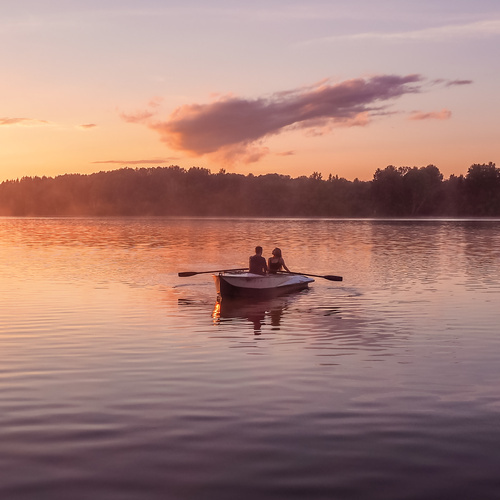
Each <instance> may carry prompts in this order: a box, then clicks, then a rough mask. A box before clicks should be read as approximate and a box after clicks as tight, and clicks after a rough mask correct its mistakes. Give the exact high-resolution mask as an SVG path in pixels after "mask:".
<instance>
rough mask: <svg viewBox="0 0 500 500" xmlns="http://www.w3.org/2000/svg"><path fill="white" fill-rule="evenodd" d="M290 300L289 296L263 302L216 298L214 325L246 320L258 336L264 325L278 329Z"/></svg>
mask: <svg viewBox="0 0 500 500" xmlns="http://www.w3.org/2000/svg"><path fill="white" fill-rule="evenodd" d="M291 300H292V298H291V296H289V295H286V296H281V297H275V298H272V299H265V300H248V299H246V300H245V299H229V298H221V297H218V298H217V302H216V303H215V306H214V310H213V313H212V317H213V319H214V322H216V323H219V322H222V320H224V319H246V320H248V321H249V322H250V323H252V324H253V330H254V333H255V334H256V335H260V334H261V333H262V327H263V326H264V325H270V327H271V330H279V329H280V324H281V320H282V316H283V314H284V312H285V311H286V309H287V308H288V307H289V305H290V302H291Z"/></svg>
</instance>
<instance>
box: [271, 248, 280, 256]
mask: <svg viewBox="0 0 500 500" xmlns="http://www.w3.org/2000/svg"><path fill="white" fill-rule="evenodd" d="M272 254H273V255H274V256H275V257H278V258H280V257H281V250H280V249H279V248H275V249H274V250H273V251H272Z"/></svg>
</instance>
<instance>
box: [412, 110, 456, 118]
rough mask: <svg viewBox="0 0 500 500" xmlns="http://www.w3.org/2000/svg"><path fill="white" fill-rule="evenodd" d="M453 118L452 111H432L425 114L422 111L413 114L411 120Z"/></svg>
mask: <svg viewBox="0 0 500 500" xmlns="http://www.w3.org/2000/svg"><path fill="white" fill-rule="evenodd" d="M450 118H451V111H450V110H448V109H442V110H441V111H431V112H428V113H423V112H422V111H415V112H414V113H412V114H411V116H410V118H409V119H410V120H449V119H450Z"/></svg>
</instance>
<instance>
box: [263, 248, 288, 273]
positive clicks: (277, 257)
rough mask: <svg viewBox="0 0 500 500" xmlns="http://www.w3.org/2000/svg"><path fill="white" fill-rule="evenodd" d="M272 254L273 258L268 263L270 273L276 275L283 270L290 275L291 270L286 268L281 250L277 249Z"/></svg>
mask: <svg viewBox="0 0 500 500" xmlns="http://www.w3.org/2000/svg"><path fill="white" fill-rule="evenodd" d="M272 254H273V256H272V257H269V260H268V261H267V267H268V269H269V273H271V274H276V273H277V272H278V271H281V269H284V270H285V271H286V272H287V273H289V272H290V269H288V267H286V264H285V261H284V260H283V257H282V256H281V250H280V249H279V248H275V249H274V250H273V251H272Z"/></svg>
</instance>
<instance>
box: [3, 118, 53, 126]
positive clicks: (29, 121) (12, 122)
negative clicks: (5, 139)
mask: <svg viewBox="0 0 500 500" xmlns="http://www.w3.org/2000/svg"><path fill="white" fill-rule="evenodd" d="M18 125H20V126H24V127H33V126H40V125H49V122H48V121H46V120H36V119H34V118H9V117H3V118H0V126H4V127H5V126H7V127H13V126H18Z"/></svg>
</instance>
